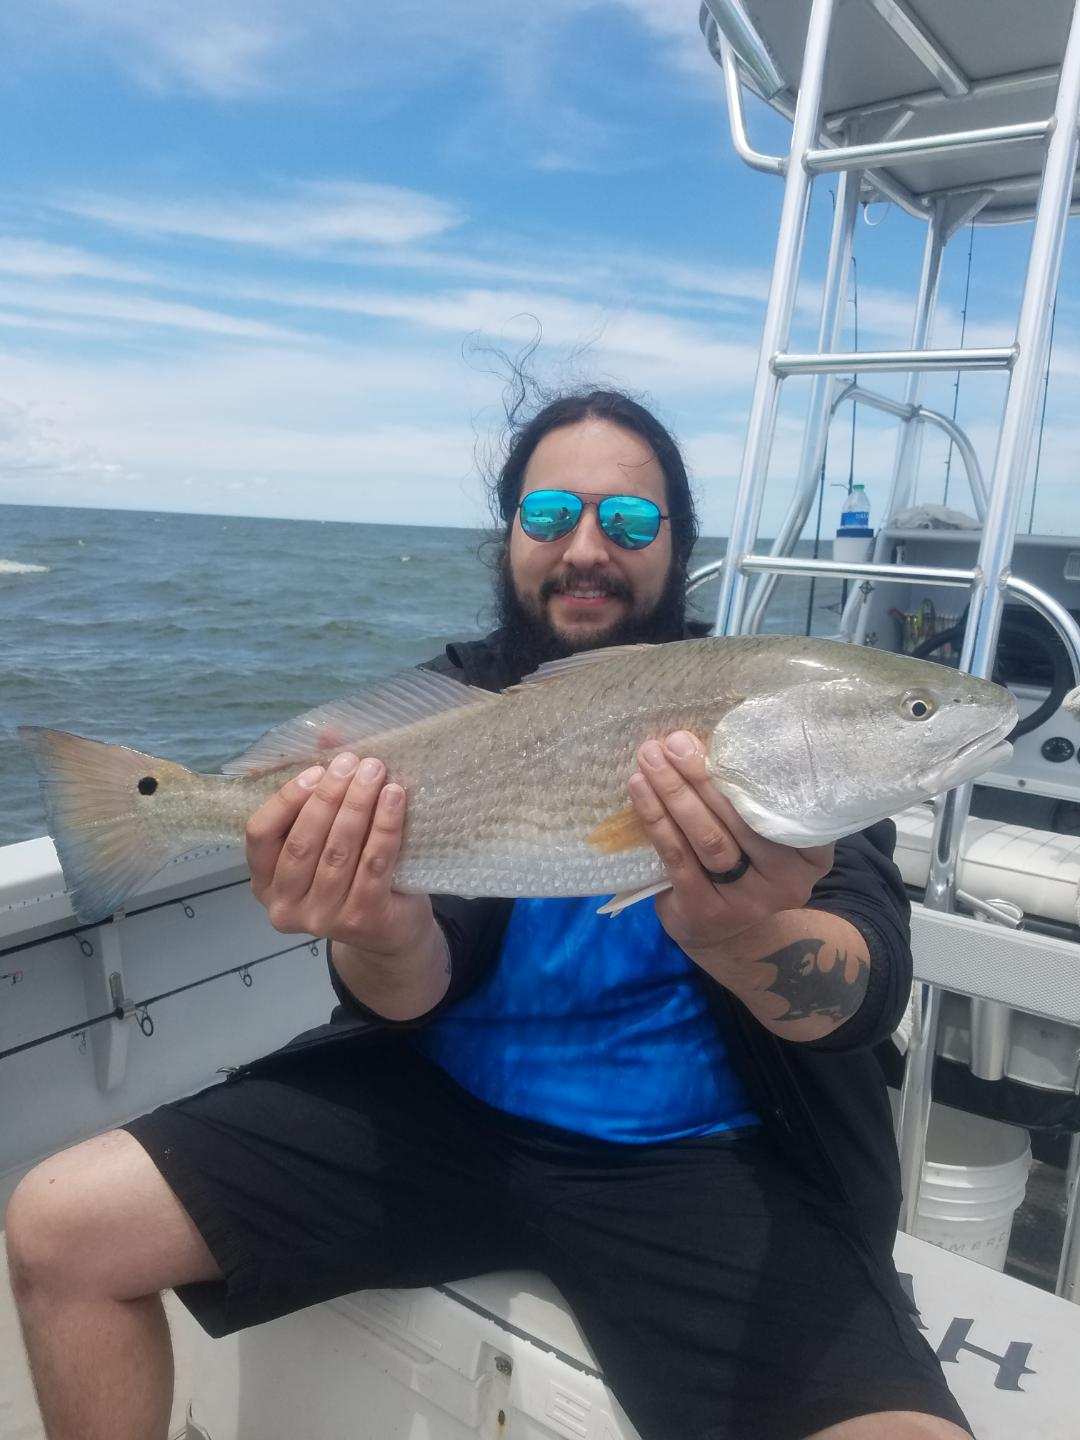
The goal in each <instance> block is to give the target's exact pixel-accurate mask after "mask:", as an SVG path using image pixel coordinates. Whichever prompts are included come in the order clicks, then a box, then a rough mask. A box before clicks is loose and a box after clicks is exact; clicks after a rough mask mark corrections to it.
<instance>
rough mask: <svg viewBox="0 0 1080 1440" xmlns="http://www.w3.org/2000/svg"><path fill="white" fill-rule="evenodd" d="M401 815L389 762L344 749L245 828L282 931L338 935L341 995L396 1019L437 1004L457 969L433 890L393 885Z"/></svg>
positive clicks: (267, 902) (261, 893) (257, 889)
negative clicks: (413, 891)
mask: <svg viewBox="0 0 1080 1440" xmlns="http://www.w3.org/2000/svg"><path fill="white" fill-rule="evenodd" d="M404 818H405V792H404V790H403V789H402V787H401V786H400V785H393V784H390V785H388V784H386V770H385V767H384V766H383V765H382V763H381V762H380V761H377V760H371V759H368V760H365V761H364V763H363V764H360V763H359V761H358V757H357V756H355V755H350V754H348V753H347V752H346V753H343V754H342V755H339V756H337V757H336V759H335V760H334V761H333V762H332V763H331V764H330V765H329V766H328V767H325V768H324V767H323V766H313V767H312V768H311V769H310V770H307V771H305V772H304V774H302V775H300V776H298V777H297V778H296V779H295V780H290V781H289V782H288V783H287V784H286V785H283V786H282V788H281V789H280V790H279V791H278V792H277V793H276V794H275V795H273V796H271V798H270V799H269V800H268V801H267V802H266V803H265V804H264V805H262V806H261V807H260V809H259V810H258V811H256V813H255V814H254V815H253V816H252V818H251V820H250V821H249V822H248V826H247V858H248V864H249V865H250V867H251V888H252V890H253V891H254V893H255V896H256V898H257V899H258V900H259V901H260V902H261V903H262V904H263V905H264V906H265V907H266V910H267V913H268V915H269V917H270V923H271V924H272V925H273V926H274V928H275V930H280V931H281V932H282V933H283V934H288V935H293V934H307V935H317V936H326V937H327V939H328V940H331V941H333V942H334V943H333V956H332V965H333V971H334V973H335V974H336V976H337V978H338V979H339V980H340V982H341V986H342V987H343V989H344V992H345V993H344V995H343V994H342V991H341V990H340V989H339V990H338V995H339V998H341V999H343V1000H345V1001H346V1002H348V1000H349V999H350V998H351V1000H352V1001H353V1002H355V1003H356V1005H357V1006H358V1007H359V1008H361V1009H364V1010H366V1011H369V1012H373V1013H374V1014H375V1015H376V1016H378V1017H379V1018H381V1019H385V1020H390V1021H410V1020H414V1019H416V1018H418V1017H419V1016H422V1015H425V1014H427V1013H428V1012H429V1011H431V1010H433V1009H434V1008H435V1006H437V1005H438V1004H439V1002H440V1001H441V1000H442V999H443V997H444V996H445V995H446V993H447V989H448V987H449V984H450V973H451V965H450V952H449V948H448V945H447V941H446V936H445V934H444V932H443V929H442V928H441V926H440V925H439V923H438V922H437V921H436V919H435V915H434V912H433V911H432V907H431V901H430V899H429V898H428V896H426V895H403V894H401V893H399V892H398V891H396V890H393V889H391V886H390V881H391V878H392V876H393V873H394V865H395V864H396V862H397V856H398V851H399V850H400V848H401V837H402V827H403V824H404ZM337 988H338V987H337V986H335V989H337Z"/></svg>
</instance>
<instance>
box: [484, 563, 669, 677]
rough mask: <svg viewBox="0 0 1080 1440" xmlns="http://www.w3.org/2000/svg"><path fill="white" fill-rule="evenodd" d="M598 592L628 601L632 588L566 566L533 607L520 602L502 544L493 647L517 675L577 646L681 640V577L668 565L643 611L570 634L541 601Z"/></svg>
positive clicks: (572, 651)
mask: <svg viewBox="0 0 1080 1440" xmlns="http://www.w3.org/2000/svg"><path fill="white" fill-rule="evenodd" d="M577 587H581V588H582V589H595V590H602V591H604V592H606V593H607V594H609V595H613V596H615V597H616V598H617V599H620V600H626V601H629V602H632V601H633V592H632V591H631V590H630V588H629V586H628V585H627V584H626V583H625V581H623V580H620V579H618V578H617V577H615V576H611V575H605V574H603V573H597V572H596V571H595V570H594V571H590V572H588V573H585V572H579V571H577V570H572V569H571V570H567V571H566V572H565V574H562V575H560V576H559V577H558V578H557V579H555V578H550V579H548V580H545V581H544V583H543V584H542V585H541V587H540V595H539V607H538V608H537V609H535V610H534V609H533V608H532V607H531V606H529V605H526V604H525V602H524V601H523V600H522V598H521V596H520V595H519V594H518V592H517V587H516V586H515V584H514V577H513V574H512V572H511V569H510V546H509V545H508V544H504V545H503V547H502V551H501V553H500V555H499V558H498V562H497V565H496V570H495V618H496V623H497V625H498V643H499V648H500V650H501V652H502V654H503V657H504V659H505V661H506V663H507V665H508V666H509V667H510V668H511V669H512V670H513V672H514V673H515V675H517V676H518V677H520V676H523V675H530V674H531V673H532V672H533V671H534V670H536V669H538V668H539V666H541V665H543V664H544V663H545V662H546V661H548V660H562V659H564V658H565V657H566V656H567V655H573V654H575V653H576V652H578V651H582V650H598V649H600V648H602V647H604V646H608V645H641V644H662V643H664V642H665V641H668V640H681V639H682V638H683V635H684V632H685V628H686V576H685V573H684V571H683V570H682V568H681V567H680V566H679V565H677V564H676V563H674V562H673V563H672V566H671V569H670V570H669V571H668V576H667V580H666V581H665V582H664V588H663V590H662V592H661V594H660V598H659V599H658V600H657V602H656V604H655V605H654V606H653V607H652V609H651V610H649V611H647V612H645V613H644V614H642V613H638V612H636V611H634V610H630V611H629V612H628V613H626V614H624V615H623V616H622V618H621V619H618V620H615V621H613V622H611V623H610V624H608V625H598V626H597V627H596V629H595V630H590V631H587V632H585V633H583V634H578V635H575V636H573V637H570V636H566V635H562V634H560V632H559V631H558V630H556V629H555V627H554V626H553V625H552V623H551V621H550V620H549V619H548V609H547V602H548V601H549V600H550V599H551V597H552V596H553V595H557V594H560V593H561V592H563V591H567V590H573V589H575V588H577Z"/></svg>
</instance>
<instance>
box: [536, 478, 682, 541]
mask: <svg viewBox="0 0 1080 1440" xmlns="http://www.w3.org/2000/svg"><path fill="white" fill-rule="evenodd" d="M586 505H594V506H595V507H596V518H597V520H598V521H599V523H600V529H601V530H602V531H603V532H604V534H605V535H606V536H607V538H608V539H609V540H611V541H612V542H613V543H614V544H615V545H619V546H621V547H622V548H623V549H624V550H643V549H644V548H645V546H646V545H651V544H652V542H653V541H654V540H655V539H656V537H657V535H659V533H660V522H661V521H662V520H667V519H668V518H669V517H668V516H667V515H665V514H664V513H663V511H662V510H661V509H660V507H659V506H658V505H655V504H654V503H653V502H652V501H651V500H646V499H645V497H644V496H643V495H587V494H584V493H577V492H575V491H573V490H530V492H529V493H528V495H525V496H524V497H523V498H522V500H521V502H520V504H519V505H518V514H519V517H520V520H521V528H522V530H523V531H524V532H525V534H526V535H528V537H529V539H530V540H561V539H562V538H563V536H564V535H569V534H570V532H571V531H572V530H574V529H576V527H577V524H578V522H579V521H580V519H581V517H582V515H583V514H584V513H585V506H586Z"/></svg>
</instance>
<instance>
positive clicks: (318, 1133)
mask: <svg viewBox="0 0 1080 1440" xmlns="http://www.w3.org/2000/svg"><path fill="white" fill-rule="evenodd" d="M125 1128H126V1129H127V1130H128V1132H129V1133H130V1134H132V1135H133V1136H134V1137H135V1138H136V1139H137V1140H138V1141H139V1143H140V1144H141V1145H142V1146H143V1147H144V1148H145V1149H146V1150H147V1152H148V1153H149V1154H150V1156H151V1158H152V1159H153V1160H154V1163H155V1164H156V1165H157V1166H158V1168H159V1169H160V1170H161V1172H162V1174H163V1175H164V1177H165V1179H166V1180H167V1182H168V1183H169V1185H170V1186H171V1188H172V1189H173V1190H174V1191H175V1193H176V1195H177V1196H178V1198H179V1200H180V1202H181V1204H182V1205H183V1206H184V1208H185V1209H186V1210H187V1211H188V1213H189V1214H190V1215H191V1217H192V1219H193V1220H194V1222H195V1224H196V1226H197V1227H198V1228H199V1230H200V1232H201V1233H202V1235H203V1237H204V1238H205V1240H206V1243H207V1245H208V1246H209V1248H210V1250H211V1252H212V1253H213V1255H214V1257H215V1258H216V1260H217V1261H218V1264H219V1265H220V1266H221V1270H222V1272H223V1275H224V1279H223V1280H222V1281H219V1282H213V1283H208V1284H197V1285H187V1286H184V1287H182V1288H181V1289H179V1290H177V1292H176V1293H177V1295H178V1296H179V1298H180V1299H181V1300H182V1301H183V1303H184V1304H185V1305H186V1306H187V1308H188V1309H189V1310H190V1311H191V1313H192V1314H193V1315H194V1316H195V1318H196V1319H197V1320H198V1321H199V1323H200V1324H201V1325H202V1326H203V1327H204V1329H206V1330H207V1331H208V1332H209V1333H210V1334H211V1335H214V1336H221V1335H228V1334H230V1333H232V1332H233V1331H235V1330H240V1329H243V1328H245V1327H246V1326H249V1325H254V1324H257V1323H259V1322H261V1321H265V1320H270V1319H273V1318H274V1317H276V1316H279V1315H284V1314H288V1313H290V1312H292V1311H294V1310H299V1309H302V1308H303V1307H304V1306H307V1305H312V1304H314V1303H316V1302H317V1301H322V1300H328V1299H331V1298H333V1297H334V1296H337V1295H342V1294H347V1293H349V1292H350V1291H353V1290H361V1289H367V1288H370V1287H384V1286H406V1287H408V1286H421V1285H433V1284H442V1283H446V1282H448V1281H451V1280H460V1279H464V1278H467V1277H469V1276H472V1275H476V1274H481V1273H483V1272H485V1271H490V1270H496V1269H523V1268H526V1269H534V1270H540V1271H543V1272H544V1273H546V1274H547V1275H548V1276H550V1278H551V1279H552V1280H553V1281H554V1283H555V1284H556V1285H557V1286H558V1287H559V1289H560V1290H561V1291H562V1292H563V1294H564V1295H565V1296H566V1298H567V1300H568V1301H569V1303H570V1305H571V1306H572V1308H573V1310H574V1312H575V1314H576V1316H577V1319H578V1321H579V1323H580V1324H581V1326H582V1329H583V1330H584V1332H585V1334H586V1335H587V1337H588V1340H589V1343H590V1344H591V1346H592V1348H593V1351H594V1353H595V1354H596V1356H597V1359H598V1360H599V1363H600V1366H601V1368H602V1370H603V1372H604V1377H605V1379H606V1380H607V1382H608V1384H609V1385H610V1386H611V1388H612V1389H613V1391H614V1392H615V1394H616V1395H617V1396H618V1398H619V1400H620V1401H621V1403H622V1405H623V1406H624V1408H625V1409H626V1411H627V1413H628V1414H629V1416H630V1418H631V1419H632V1420H633V1422H634V1424H635V1425H636V1426H637V1428H638V1430H639V1431H640V1432H641V1435H642V1437H643V1440H672V1437H675V1436H678V1437H680V1440H691V1437H693V1440H721V1437H745V1436H747V1435H753V1436H754V1437H756V1440H799V1437H803V1436H806V1435H808V1434H810V1433H812V1432H813V1431H815V1430H819V1429H822V1428H824V1427H825V1426H827V1425H830V1424H838V1423H839V1422H840V1421H842V1420H845V1419H850V1418H851V1417H853V1416H856V1415H863V1414H870V1413H873V1412H875V1411H881V1410H914V1411H921V1412H924V1413H928V1414H931V1415H939V1416H943V1417H944V1418H946V1419H949V1420H952V1421H954V1422H955V1423H956V1424H958V1425H961V1426H963V1425H965V1421H964V1417H963V1414H962V1412H961V1411H960V1409H959V1407H958V1405H957V1404H956V1401H955V1400H954V1399H953V1397H952V1395H951V1394H950V1392H949V1390H948V1387H947V1386H946V1383H945V1380H944V1377H943V1375H942V1372H941V1367H940V1365H939V1363H938V1361H937V1359H936V1357H935V1356H934V1353H933V1351H932V1350H931V1349H930V1347H929V1345H928V1344H927V1343H926V1341H925V1340H924V1339H923V1338H922V1336H921V1335H920V1333H919V1331H918V1330H917V1329H916V1326H915V1323H914V1320H913V1318H912V1316H911V1315H910V1314H909V1313H907V1312H906V1311H905V1310H903V1309H901V1308H900V1307H899V1305H895V1306H894V1305H893V1304H892V1303H890V1301H889V1300H888V1299H887V1298H886V1297H885V1295H884V1294H883V1293H882V1288H881V1287H879V1286H877V1285H875V1284H874V1283H873V1282H872V1280H871V1278H870V1275H869V1268H868V1262H866V1261H864V1259H863V1257H862V1256H861V1254H860V1252H859V1251H857V1250H856V1249H855V1247H854V1245H853V1243H852V1242H851V1241H850V1240H849V1239H848V1238H847V1236H845V1235H844V1234H843V1233H842V1230H841V1228H840V1227H839V1225H838V1224H837V1223H836V1219H835V1204H834V1203H833V1202H830V1201H829V1200H828V1199H827V1198H826V1197H825V1196H824V1195H823V1194H822V1193H820V1192H818V1191H816V1190H815V1189H813V1187H811V1186H810V1185H809V1184H808V1183H807V1182H806V1181H804V1180H801V1179H800V1178H799V1177H798V1176H797V1175H796V1174H795V1173H794V1172H793V1170H792V1169H791V1167H790V1166H789V1165H788V1164H787V1163H786V1162H785V1160H784V1158H783V1156H782V1155H781V1154H779V1153H778V1152H777V1151H776V1150H775V1149H774V1148H773V1146H772V1144H771V1142H770V1141H769V1140H768V1139H767V1137H766V1136H765V1134H764V1132H763V1131H762V1130H761V1129H760V1128H755V1129H753V1130H749V1131H744V1132H742V1133H741V1134H739V1135H735V1136H720V1137H712V1138H709V1139H704V1140H692V1141H683V1142H679V1143H677V1144H669V1145H663V1146H649V1147H641V1148H639V1147H631V1146H623V1145H612V1144H603V1143H600V1142H597V1141H593V1140H588V1139H584V1138H581V1137H576V1136H574V1135H570V1134H568V1133H566V1132H563V1131H559V1130H554V1129H550V1128H548V1127H545V1126H539V1125H534V1124H531V1123H527V1122H523V1121H519V1120H515V1119H513V1118H511V1117H508V1116H506V1115H504V1114H502V1113H501V1112H499V1111H497V1110H493V1109H491V1108H490V1107H488V1106H486V1105H483V1104H481V1103H480V1102H478V1101H476V1100H474V1099H473V1098H472V1097H471V1096H469V1095H468V1094H467V1093H466V1092H464V1091H463V1090H461V1089H460V1088H459V1087H458V1086H457V1085H455V1084H454V1082H453V1081H451V1080H450V1079H449V1078H448V1077H447V1076H445V1075H444V1074H443V1072H442V1071H440V1070H439V1069H437V1068H436V1067H435V1066H434V1065H432V1064H430V1063H429V1062H428V1061H426V1060H424V1059H423V1058H421V1057H420V1056H418V1055H416V1054H415V1053H414V1052H413V1051H411V1050H409V1049H408V1048H407V1043H406V1044H403V1043H401V1042H399V1041H394V1042H392V1043H389V1044H378V1045H374V1046H370V1045H369V1046H367V1047H366V1048H365V1047H355V1046H350V1045H337V1046H334V1047H331V1048H330V1049H327V1050H323V1051H318V1052H315V1053H311V1052H308V1053H307V1054H306V1055H303V1056H302V1057H301V1058H298V1059H295V1060H291V1061H288V1062H283V1063H282V1064H281V1065H280V1066H279V1067H277V1068H275V1069H274V1070H273V1071H271V1072H270V1073H269V1074H263V1075H253V1076H240V1077H237V1078H234V1079H231V1080H228V1081H226V1082H224V1083H223V1084H220V1085H215V1086H213V1087H212V1088H211V1089H209V1090H204V1091H202V1092H201V1093H200V1094H198V1095H193V1096H190V1097H188V1098H187V1099H184V1100H180V1101H177V1102H176V1103H174V1104H171V1105H165V1106H163V1107H162V1108H161V1109H159V1110H155V1111H153V1112H151V1113H150V1114H149V1115H145V1116H143V1117H142V1118H141V1119H138V1120H134V1121H132V1122H131V1124H129V1125H127V1126H126V1127H125Z"/></svg>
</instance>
